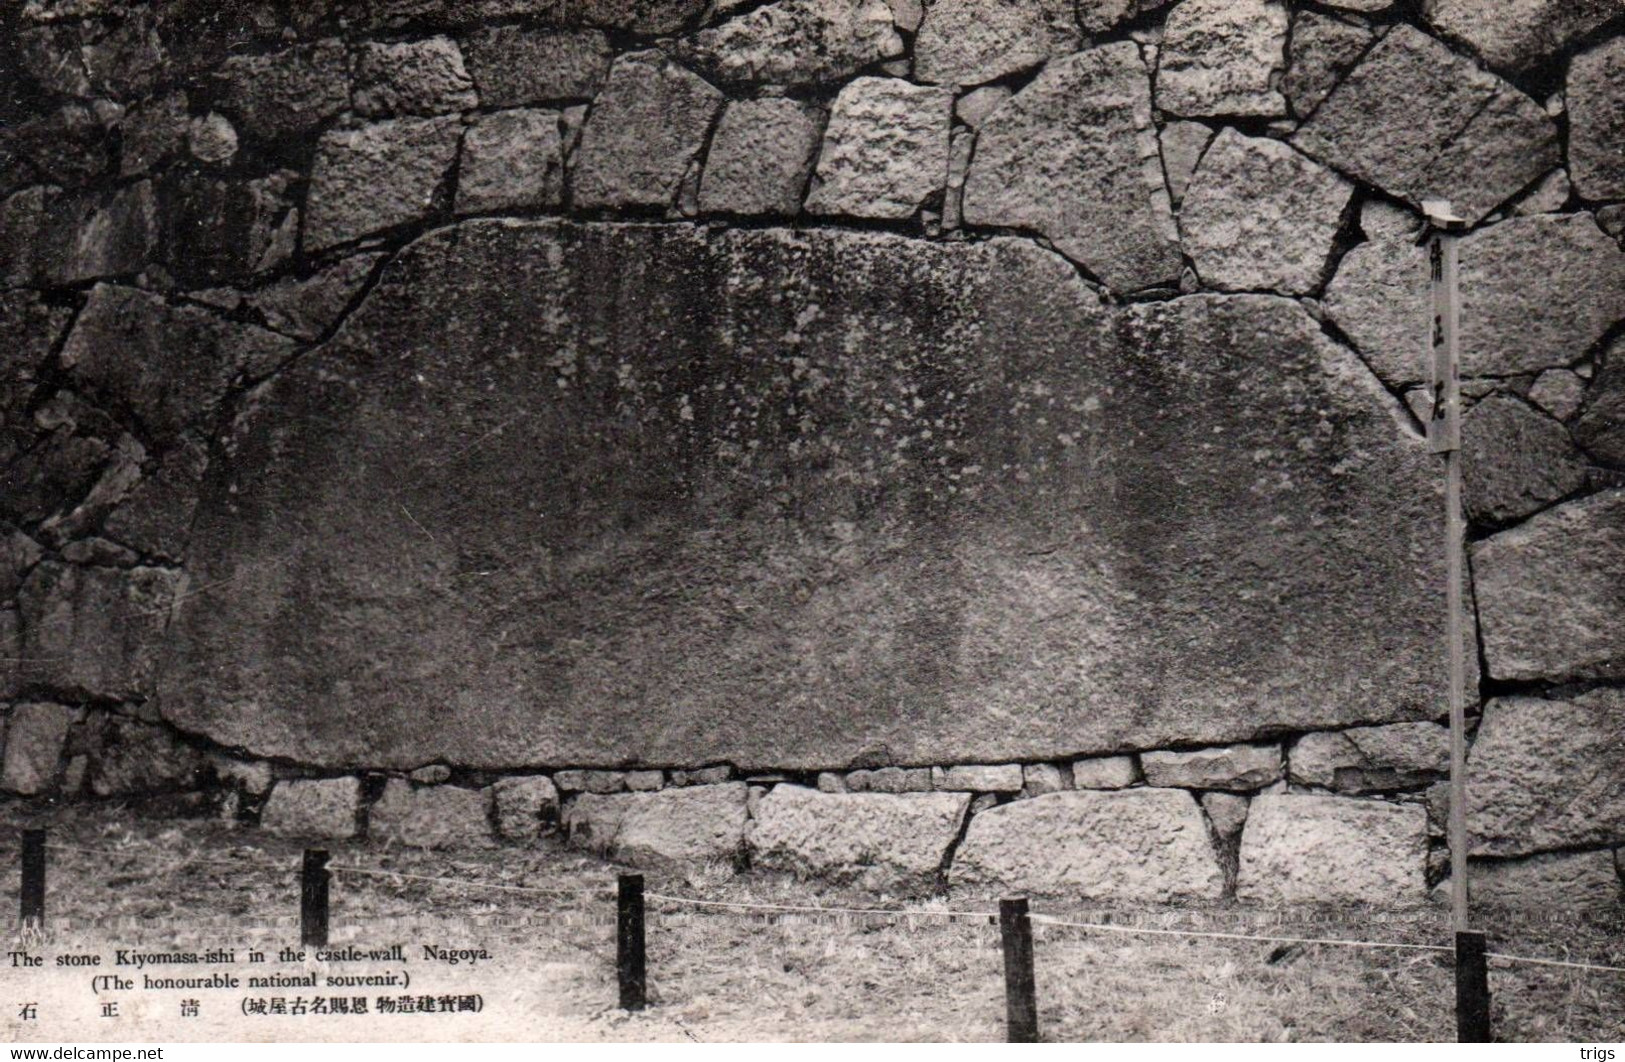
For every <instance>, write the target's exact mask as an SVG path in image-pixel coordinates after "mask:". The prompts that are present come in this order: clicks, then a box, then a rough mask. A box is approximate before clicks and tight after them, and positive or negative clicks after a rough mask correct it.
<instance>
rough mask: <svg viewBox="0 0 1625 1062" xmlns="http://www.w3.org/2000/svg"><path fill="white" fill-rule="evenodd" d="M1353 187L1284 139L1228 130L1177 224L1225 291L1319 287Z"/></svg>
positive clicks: (1190, 190) (1201, 266)
mask: <svg viewBox="0 0 1625 1062" xmlns="http://www.w3.org/2000/svg"><path fill="white" fill-rule="evenodd" d="M1353 195H1354V186H1353V185H1352V184H1350V183H1349V182H1348V181H1345V180H1344V179H1343V178H1341V177H1339V176H1338V175H1337V174H1335V173H1333V172H1332V171H1331V170H1329V169H1327V168H1325V167H1324V166H1321V165H1320V164H1318V163H1316V162H1314V161H1312V160H1310V159H1309V158H1307V157H1306V156H1304V155H1302V154H1300V153H1299V152H1297V151H1294V150H1293V149H1292V148H1291V147H1289V146H1288V145H1286V144H1284V143H1282V142H1281V141H1279V140H1273V139H1270V138H1268V137H1249V136H1244V135H1242V134H1241V133H1238V132H1236V131H1235V130H1234V129H1225V130H1224V131H1223V132H1222V133H1220V134H1219V135H1218V137H1217V139H1215V140H1214V141H1213V145H1212V146H1211V147H1209V148H1208V149H1207V153H1206V154H1204V155H1203V156H1202V163H1201V165H1200V166H1199V167H1197V170H1196V174H1195V176H1193V177H1192V178H1191V182H1190V185H1189V187H1187V188H1186V190H1185V198H1184V203H1183V204H1182V205H1181V207H1180V210H1179V228H1180V232H1181V233H1182V235H1183V236H1184V241H1185V248H1186V250H1187V253H1189V254H1190V255H1191V257H1192V258H1194V259H1195V261H1196V269H1197V272H1198V273H1200V274H1201V276H1202V279H1203V280H1205V281H1206V282H1207V283H1208V284H1209V285H1211V286H1212V287H1215V288H1218V289H1220V290H1222V291H1254V290H1261V289H1262V290H1271V291H1276V292H1279V293H1281V294H1283V295H1305V294H1308V293H1310V292H1312V291H1315V290H1317V289H1318V288H1319V287H1320V285H1321V281H1322V278H1323V275H1324V274H1325V273H1326V271H1327V262H1328V259H1329V258H1330V255H1331V252H1332V246H1333V244H1334V243H1335V241H1336V239H1337V232H1338V229H1339V227H1340V226H1341V224H1342V218H1343V211H1344V208H1345V207H1347V206H1348V203H1349V200H1350V198H1351V197H1352V196H1353Z"/></svg>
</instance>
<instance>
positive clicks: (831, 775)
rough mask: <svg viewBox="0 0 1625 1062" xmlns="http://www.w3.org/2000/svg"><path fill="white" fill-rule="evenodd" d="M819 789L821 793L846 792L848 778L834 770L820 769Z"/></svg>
mask: <svg viewBox="0 0 1625 1062" xmlns="http://www.w3.org/2000/svg"><path fill="white" fill-rule="evenodd" d="M818 791H819V792H820V793H845V792H847V786H846V779H845V778H843V777H841V776H840V775H839V774H836V773H835V772H834V771H819V772H818Z"/></svg>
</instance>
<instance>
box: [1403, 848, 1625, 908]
mask: <svg viewBox="0 0 1625 1062" xmlns="http://www.w3.org/2000/svg"><path fill="white" fill-rule="evenodd" d="M1467 882H1468V885H1469V887H1470V889H1471V894H1472V899H1473V903H1474V904H1475V905H1476V904H1483V905H1484V906H1485V907H1492V908H1507V909H1518V910H1523V911H1553V912H1558V911H1561V912H1565V913H1567V912H1570V911H1573V912H1582V911H1584V912H1597V913H1603V912H1606V913H1617V912H1619V911H1620V910H1621V909H1625V895H1622V892H1621V884H1620V878H1619V875H1618V873H1617V870H1616V868H1615V866H1614V853H1613V852H1612V851H1610V850H1608V849H1601V850H1598V851H1592V852H1553V853H1548V854H1543V855H1535V856H1530V857H1529V858H1527V859H1514V860H1505V861H1503V860H1499V859H1474V860H1471V861H1469V863H1468V866H1467ZM1435 895H1437V896H1439V897H1440V899H1441V900H1443V899H1448V897H1449V896H1450V879H1449V878H1448V877H1447V878H1445V880H1444V881H1443V882H1442V883H1441V884H1440V886H1439V888H1438V889H1437V890H1435Z"/></svg>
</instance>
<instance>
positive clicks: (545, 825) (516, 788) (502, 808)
mask: <svg viewBox="0 0 1625 1062" xmlns="http://www.w3.org/2000/svg"><path fill="white" fill-rule="evenodd" d="M491 796H492V799H493V800H494V802H495V804H496V827H497V834H498V836H500V837H502V838H503V839H504V840H508V841H514V842H517V843H519V844H534V843H536V841H537V840H538V839H539V838H540V837H541V836H542V833H543V832H544V831H545V830H547V829H550V828H551V827H552V826H553V824H555V823H557V822H558V820H559V791H558V789H557V787H555V786H554V785H553V782H552V780H551V779H548V778H546V777H544V776H543V775H539V774H538V775H531V776H529V777H521V778H504V779H502V780H501V781H499V782H497V783H496V785H494V786H492V787H491Z"/></svg>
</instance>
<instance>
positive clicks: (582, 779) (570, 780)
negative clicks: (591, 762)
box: [553, 771, 626, 794]
mask: <svg viewBox="0 0 1625 1062" xmlns="http://www.w3.org/2000/svg"><path fill="white" fill-rule="evenodd" d="M553 784H554V785H557V786H558V787H559V791H560V792H561V793H598V794H604V793H619V792H620V791H621V790H623V789H625V788H626V775H625V774H622V773H621V772H620V771H559V772H558V773H557V774H555V775H554V776H553Z"/></svg>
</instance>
